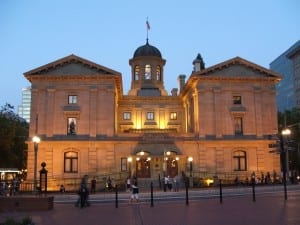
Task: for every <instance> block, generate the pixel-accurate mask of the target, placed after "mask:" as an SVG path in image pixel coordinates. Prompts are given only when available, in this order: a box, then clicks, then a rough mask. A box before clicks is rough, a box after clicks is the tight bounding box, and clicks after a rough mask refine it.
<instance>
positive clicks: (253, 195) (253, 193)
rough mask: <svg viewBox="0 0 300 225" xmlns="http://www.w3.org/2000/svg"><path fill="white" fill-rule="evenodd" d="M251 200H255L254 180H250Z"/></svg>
mask: <svg viewBox="0 0 300 225" xmlns="http://www.w3.org/2000/svg"><path fill="white" fill-rule="evenodd" d="M252 201H253V202H255V201H256V199H255V180H254V179H253V180H252Z"/></svg>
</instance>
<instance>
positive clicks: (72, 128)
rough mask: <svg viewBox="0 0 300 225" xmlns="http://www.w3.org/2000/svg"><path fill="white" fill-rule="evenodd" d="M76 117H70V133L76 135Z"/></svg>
mask: <svg viewBox="0 0 300 225" xmlns="http://www.w3.org/2000/svg"><path fill="white" fill-rule="evenodd" d="M76 125H77V123H76V118H68V124H67V126H68V135H75V134H76V129H77V126H76Z"/></svg>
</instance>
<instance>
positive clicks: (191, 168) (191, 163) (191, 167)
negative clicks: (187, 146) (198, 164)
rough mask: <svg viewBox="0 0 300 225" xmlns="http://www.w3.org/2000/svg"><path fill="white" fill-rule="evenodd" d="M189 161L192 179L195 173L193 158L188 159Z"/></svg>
mask: <svg viewBox="0 0 300 225" xmlns="http://www.w3.org/2000/svg"><path fill="white" fill-rule="evenodd" d="M188 161H189V163H190V177H192V173H193V157H191V156H190V157H188Z"/></svg>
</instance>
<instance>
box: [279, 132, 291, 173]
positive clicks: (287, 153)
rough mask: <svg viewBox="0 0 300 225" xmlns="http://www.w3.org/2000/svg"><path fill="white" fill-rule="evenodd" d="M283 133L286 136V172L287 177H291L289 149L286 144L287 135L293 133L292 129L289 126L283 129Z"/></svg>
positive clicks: (284, 148)
mask: <svg viewBox="0 0 300 225" xmlns="http://www.w3.org/2000/svg"><path fill="white" fill-rule="evenodd" d="M281 134H282V136H283V137H285V138H284V145H283V146H284V147H283V150H284V153H285V172H286V176H287V178H289V151H288V147H287V146H286V145H285V144H286V143H287V137H288V136H289V135H291V130H290V129H288V128H285V129H283V130H282V131H281Z"/></svg>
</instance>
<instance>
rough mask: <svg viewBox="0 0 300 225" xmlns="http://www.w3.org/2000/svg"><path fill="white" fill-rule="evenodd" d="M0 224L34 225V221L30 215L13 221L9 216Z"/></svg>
mask: <svg viewBox="0 0 300 225" xmlns="http://www.w3.org/2000/svg"><path fill="white" fill-rule="evenodd" d="M0 225H34V223H33V221H32V220H31V218H30V217H25V218H23V219H22V221H21V222H18V221H15V220H14V219H13V218H9V219H7V220H6V221H5V222H4V223H0Z"/></svg>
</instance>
